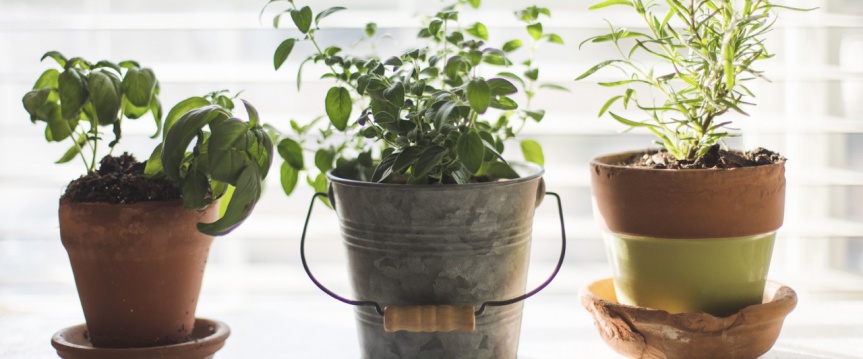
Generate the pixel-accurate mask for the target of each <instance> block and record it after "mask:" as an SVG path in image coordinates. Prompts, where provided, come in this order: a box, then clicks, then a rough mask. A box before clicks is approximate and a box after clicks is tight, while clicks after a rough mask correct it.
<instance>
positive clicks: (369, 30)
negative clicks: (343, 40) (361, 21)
mask: <svg viewBox="0 0 863 359" xmlns="http://www.w3.org/2000/svg"><path fill="white" fill-rule="evenodd" d="M365 30H366V36H368V37H372V36H375V32H377V30H378V24H376V23H373V22H370V23H367V24H366V29H365Z"/></svg>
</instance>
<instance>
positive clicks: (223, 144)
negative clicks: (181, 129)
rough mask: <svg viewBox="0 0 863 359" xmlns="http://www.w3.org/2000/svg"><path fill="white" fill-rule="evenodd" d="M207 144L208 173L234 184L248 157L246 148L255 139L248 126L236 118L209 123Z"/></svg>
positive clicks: (217, 178) (219, 179) (218, 179)
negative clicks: (209, 132)
mask: <svg viewBox="0 0 863 359" xmlns="http://www.w3.org/2000/svg"><path fill="white" fill-rule="evenodd" d="M210 131H211V134H210V139H209V141H207V142H208V145H207V156H208V165H209V171H208V172H209V174H210V177H212V178H213V179H214V180H217V181H220V182H225V183H228V184H231V185H236V183H237V180H238V179H239V177H240V173H242V172H243V171H244V170H245V168H246V167H248V166H249V163H250V159H249V155H248V153H247V150H248V149H250V148H251V147H252V143H254V141H255V139H254V138H253V135H252V134H251V133H250V132H249V128H248V126H246V123H245V122H243V121H240V120H239V119H236V118H230V119H226V120H224V121H218V122H215V123H210Z"/></svg>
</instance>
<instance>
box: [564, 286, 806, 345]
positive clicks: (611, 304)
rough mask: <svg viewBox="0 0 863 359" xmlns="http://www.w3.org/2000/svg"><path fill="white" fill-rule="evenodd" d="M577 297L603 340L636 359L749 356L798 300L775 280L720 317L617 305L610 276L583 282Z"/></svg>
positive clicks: (767, 341) (773, 334) (768, 341)
mask: <svg viewBox="0 0 863 359" xmlns="http://www.w3.org/2000/svg"><path fill="white" fill-rule="evenodd" d="M580 296H581V304H582V305H584V307H585V308H587V310H588V311H589V312H590V313H591V314H592V315H593V318H594V322H595V324H596V327H597V329H599V334H600V336H602V339H603V340H605V342H606V343H608V345H609V346H611V347H612V348H613V349H614V350H615V351H616V352H618V353H620V354H622V355H625V356H627V357H629V358H635V359H754V358H757V357H759V356H760V355H762V354H764V353H766V352H767V351H769V350H770V348H771V347H772V346H773V344H774V343H775V342H776V339H777V338H778V337H779V332H780V330H781V329H782V323H783V321H784V320H785V316H786V315H788V313H790V312H791V311H792V310H794V307H795V306H796V305H797V294H796V293H795V292H794V290H792V289H791V288H789V287H786V286H783V285H781V284H779V283H776V282H767V285H766V286H765V290H764V294H763V298H762V301H763V303H762V304H756V305H752V306H748V307H746V308H743V310H741V311H740V312H738V313H735V314H732V315H730V316H727V317H724V318H717V317H714V316H712V315H710V314H707V313H703V312H695V313H681V314H670V313H668V312H666V311H663V310H656V309H649V308H643V307H634V306H629V305H623V304H619V303H618V302H617V297H616V296H615V290H614V284H613V281H612V280H611V278H607V279H603V280H600V281H597V282H594V283H591V284H589V285H587V286H586V287H584V288H582V289H581V293H580Z"/></svg>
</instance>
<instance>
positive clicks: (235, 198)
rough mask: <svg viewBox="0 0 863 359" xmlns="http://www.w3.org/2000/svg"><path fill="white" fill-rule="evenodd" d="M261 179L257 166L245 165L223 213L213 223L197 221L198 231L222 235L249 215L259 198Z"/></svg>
mask: <svg viewBox="0 0 863 359" xmlns="http://www.w3.org/2000/svg"><path fill="white" fill-rule="evenodd" d="M262 181H263V178H262V176H261V170H260V169H258V166H247V167H246V168H245V169H244V170H243V172H242V173H241V174H240V177H239V179H238V180H237V185H236V186H235V189H234V194H233V195H232V196H231V200H230V203H228V208H227V209H226V210H225V215H224V216H223V217H222V218H219V220H217V221H215V222H213V223H198V231H200V232H201V233H205V234H209V235H211V236H222V235H225V234H228V233H230V232H231V231H232V230H234V229H235V228H237V226H239V225H240V224H242V223H243V222H244V221H245V220H246V218H248V217H249V214H251V213H252V210H254V209H255V204H257V203H258V200H259V199H260V198H261V184H262Z"/></svg>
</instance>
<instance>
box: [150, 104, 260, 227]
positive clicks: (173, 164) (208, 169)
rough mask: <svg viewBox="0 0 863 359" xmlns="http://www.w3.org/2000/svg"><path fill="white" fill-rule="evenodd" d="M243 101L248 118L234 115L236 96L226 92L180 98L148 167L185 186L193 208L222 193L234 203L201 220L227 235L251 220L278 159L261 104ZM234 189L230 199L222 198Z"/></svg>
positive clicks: (186, 198) (185, 200)
mask: <svg viewBox="0 0 863 359" xmlns="http://www.w3.org/2000/svg"><path fill="white" fill-rule="evenodd" d="M242 102H243V104H244V105H245V108H246V111H247V112H248V114H249V120H248V121H243V120H240V119H239V118H236V117H234V115H233V107H234V103H233V99H232V98H230V97H227V96H225V95H224V94H223V93H222V92H215V93H212V94H209V95H208V96H205V97H193V98H190V99H186V100H184V101H182V102H180V103H179V104H177V106H175V108H174V109H172V110H171V111H170V113H172V114H179V117H178V118H177V120H176V121H172V123H171V124H170V126H168V127H166V135H165V140H164V142H163V143H162V144H161V145H160V147H161V153H160V155H159V156H158V161H156V158H154V157H155V155H156V152H154V156H151V161H148V170H149V169H150V165H151V163H152V164H153V171H154V172H155V171H158V168H163V171H164V174H165V175H166V176H167V177H168V178H169V179H171V180H173V181H174V182H176V183H177V184H178V185H179V186H180V188H181V189H182V192H183V204H184V205H185V206H186V208H188V209H195V210H201V209H204V208H206V207H207V206H209V205H210V204H212V203H213V201H215V200H217V199H219V198H220V197H221V198H222V201H226V200H228V201H229V203H228V204H227V207H226V209H225V211H224V215H223V216H222V217H221V218H220V219H219V220H217V221H216V222H213V223H199V224H198V230H200V231H201V232H203V233H206V234H210V235H217V236H218V235H224V234H227V233H229V232H230V231H231V230H233V229H234V228H236V227H237V226H239V225H240V224H242V223H243V221H245V219H246V218H247V217H248V216H249V214H251V212H252V210H253V209H254V207H255V204H257V202H258V200H259V199H260V197H261V191H262V188H263V181H264V179H265V178H266V177H267V174H268V173H269V170H270V165H271V163H272V158H273V152H274V148H273V147H274V146H273V140H272V138H271V137H270V135H269V133H267V131H266V130H265V129H264V127H263V125H262V124H261V123H260V120H259V118H258V114H257V111H256V110H255V108H254V107H252V105H251V104H249V103H248V102H246V101H242ZM199 104H203V106H198V105H199ZM169 117H170V116H169ZM190 147H191V151H188V150H189V148H190ZM157 151H159V149H158V148H157ZM157 163H158V164H157ZM148 174H150V173H148ZM229 188H233V191H232V192H233V193H232V195H231V196H230V198H229V199H228V198H227V196H226V197H222V196H223V195H224V194H225V193H226V192H228V190H229Z"/></svg>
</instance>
